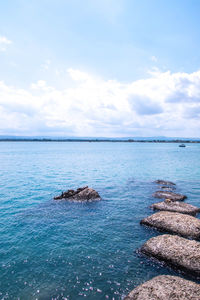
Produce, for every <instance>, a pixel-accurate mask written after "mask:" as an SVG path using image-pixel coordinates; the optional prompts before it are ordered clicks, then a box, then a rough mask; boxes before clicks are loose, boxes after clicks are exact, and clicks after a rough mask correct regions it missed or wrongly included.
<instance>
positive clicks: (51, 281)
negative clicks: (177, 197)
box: [0, 142, 200, 300]
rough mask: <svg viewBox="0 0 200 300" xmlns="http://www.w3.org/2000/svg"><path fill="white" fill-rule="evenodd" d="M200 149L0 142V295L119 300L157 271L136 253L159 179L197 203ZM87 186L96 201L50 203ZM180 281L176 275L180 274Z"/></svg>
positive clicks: (145, 235) (146, 233)
mask: <svg viewBox="0 0 200 300" xmlns="http://www.w3.org/2000/svg"><path fill="white" fill-rule="evenodd" d="M199 167H200V145H199V144H191V145H188V146H187V147H186V148H179V147H178V145H177V144H153V143H152V144H151V143H147V144H144V143H133V144H131V143H130V144H129V143H78V142H77V143H75V142H74V143H70V142H69V143H56V142H55V143H54V142H52V143H47V142H45V143H42V142H41V143H40V142H1V143H0V211H1V214H0V299H12V300H13V299H20V300H29V299H30V300H32V299H39V300H50V299H72V300H73V299H75V300H78V299H84V298H86V299H92V300H93V299H97V300H100V299H113V300H114V299H122V298H123V297H124V295H126V294H127V293H128V292H129V291H130V290H131V289H133V288H134V287H135V286H137V285H138V284H140V283H142V282H144V281H145V280H148V279H150V278H152V277H153V276H156V275H160V274H173V275H174V274H177V273H175V271H172V270H170V269H169V268H167V267H163V266H161V265H159V264H157V263H155V262H152V261H150V260H149V259H147V258H145V257H141V256H140V255H139V254H138V253H137V250H138V248H139V247H140V246H141V245H142V244H143V243H144V242H145V241H146V240H147V239H149V238H150V237H152V236H155V235H157V234H159V233H158V232H156V231H154V230H152V229H148V228H145V227H142V226H140V225H139V221H140V220H141V219H142V218H143V217H145V216H147V215H149V214H150V213H151V211H150V209H149V208H148V207H149V205H150V204H151V203H153V202H155V199H153V198H152V197H151V195H152V193H153V192H154V191H155V190H156V188H157V186H156V185H155V183H153V181H154V180H155V179H158V178H161V179H162V178H163V179H169V180H172V181H175V182H176V183H177V191H178V192H182V193H185V194H186V195H187V196H188V199H187V202H188V203H191V204H194V205H198V206H199V205H200V204H199V202H200V184H199V182H200V171H199ZM84 185H89V186H91V187H93V188H95V189H96V190H97V191H98V192H99V193H100V195H101V196H102V201H99V202H93V203H88V204H81V203H80V204H79V203H68V202H62V201H54V200H53V196H54V195H57V194H58V193H60V192H61V191H63V190H66V189H68V188H77V187H80V186H84ZM181 276H182V275H181Z"/></svg>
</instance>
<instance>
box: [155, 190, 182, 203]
mask: <svg viewBox="0 0 200 300" xmlns="http://www.w3.org/2000/svg"><path fill="white" fill-rule="evenodd" d="M152 196H153V197H155V198H164V199H170V200H172V201H183V200H184V199H186V198H187V196H185V195H182V194H177V193H173V192H170V191H157V192H155V193H154V194H153V195H152Z"/></svg>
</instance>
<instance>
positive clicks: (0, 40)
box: [0, 36, 12, 51]
mask: <svg viewBox="0 0 200 300" xmlns="http://www.w3.org/2000/svg"><path fill="white" fill-rule="evenodd" d="M10 44H12V41H10V40H9V39H7V38H6V37H5V36H0V51H6V49H7V46H8V45H10Z"/></svg>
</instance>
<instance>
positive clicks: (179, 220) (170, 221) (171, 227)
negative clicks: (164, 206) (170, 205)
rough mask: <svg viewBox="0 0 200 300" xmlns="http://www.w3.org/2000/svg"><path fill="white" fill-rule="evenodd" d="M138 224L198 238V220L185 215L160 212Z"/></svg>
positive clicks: (199, 230)
mask: <svg viewBox="0 0 200 300" xmlns="http://www.w3.org/2000/svg"><path fill="white" fill-rule="evenodd" d="M140 224H143V225H147V226H151V227H154V228H156V229H158V230H161V231H165V232H166V231H167V232H170V233H175V234H178V235H181V236H184V237H188V238H194V239H199V238H200V220H199V219H197V218H195V217H192V216H189V215H185V214H180V213H176V212H169V211H160V212H157V213H155V214H153V215H151V216H149V217H147V218H145V219H143V220H142V221H140Z"/></svg>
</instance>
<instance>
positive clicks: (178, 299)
mask: <svg viewBox="0 0 200 300" xmlns="http://www.w3.org/2000/svg"><path fill="white" fill-rule="evenodd" d="M199 299H200V285H199V284H197V283H194V282H192V281H189V280H185V279H183V278H181V277H177V276H169V275H162V276H157V277H154V278H153V279H151V280H149V281H147V282H145V283H143V284H141V285H139V286H138V287H136V288H135V289H134V290H133V291H131V292H130V293H129V294H128V296H127V297H125V299H124V300H199Z"/></svg>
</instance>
